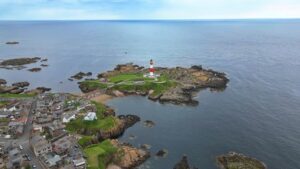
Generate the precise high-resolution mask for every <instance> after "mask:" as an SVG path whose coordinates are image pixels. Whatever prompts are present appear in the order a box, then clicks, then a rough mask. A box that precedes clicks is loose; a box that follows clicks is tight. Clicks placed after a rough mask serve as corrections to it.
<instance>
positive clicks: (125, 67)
mask: <svg viewBox="0 0 300 169" xmlns="http://www.w3.org/2000/svg"><path fill="white" fill-rule="evenodd" d="M126 73H138V74H146V73H148V69H145V68H144V67H140V66H138V65H134V64H132V63H128V64H121V65H117V66H116V68H115V69H114V70H112V71H107V72H104V73H101V74H99V75H98V78H99V83H100V82H101V83H104V84H103V85H104V86H105V85H106V86H107V87H106V88H105V90H106V94H108V95H112V96H116V97H122V96H124V95H125V96H126V95H141V96H147V95H148V99H150V100H153V101H159V102H161V103H173V104H187V105H197V104H198V101H196V100H194V96H195V94H196V93H197V92H198V91H199V90H200V89H203V88H210V89H211V90H223V89H225V88H226V85H227V83H228V82H229V79H228V78H227V77H226V74H225V73H222V72H217V71H214V70H211V69H204V68H202V66H201V65H195V66H191V67H190V68H183V67H175V68H161V67H157V68H156V74H158V75H162V76H164V77H166V79H167V80H166V81H165V82H163V81H158V82H153V83H157V84H160V87H161V88H160V89H157V88H156V85H152V84H151V85H149V83H145V81H144V79H143V78H142V77H141V80H140V81H138V83H135V81H134V82H131V84H130V85H132V86H131V87H127V86H125V85H124V86H121V87H120V85H122V82H123V81H121V82H114V83H113V82H108V81H109V80H107V79H109V78H111V77H114V76H116V75H119V74H126ZM100 79H103V80H100ZM124 81H126V79H125V80H124ZM166 82H169V83H166ZM170 83H171V84H170ZM163 84H166V86H163ZM143 85H145V86H143ZM79 88H80V89H81V91H83V92H90V91H93V90H96V89H98V87H97V86H95V85H89V83H80V85H79ZM127 89H128V90H127ZM161 89H163V90H161ZM154 90H156V91H154Z"/></svg>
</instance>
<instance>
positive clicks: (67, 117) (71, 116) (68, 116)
mask: <svg viewBox="0 0 300 169" xmlns="http://www.w3.org/2000/svg"><path fill="white" fill-rule="evenodd" d="M75 118H76V115H75V113H69V114H66V115H65V116H64V117H63V123H69V122H70V121H71V120H74V119H75Z"/></svg>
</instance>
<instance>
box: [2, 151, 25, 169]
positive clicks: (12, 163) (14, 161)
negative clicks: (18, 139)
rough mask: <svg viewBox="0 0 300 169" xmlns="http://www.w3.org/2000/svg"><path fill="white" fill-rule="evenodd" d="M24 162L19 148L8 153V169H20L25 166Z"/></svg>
mask: <svg viewBox="0 0 300 169" xmlns="http://www.w3.org/2000/svg"><path fill="white" fill-rule="evenodd" d="M23 162H24V160H23V157H22V154H21V151H20V150H19V149H18V148H14V149H12V150H10V151H9V153H8V163H7V164H6V167H7V168H8V169H16V168H20V167H21V166H22V164H23Z"/></svg>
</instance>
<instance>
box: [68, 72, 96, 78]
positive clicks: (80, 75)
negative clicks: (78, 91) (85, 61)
mask: <svg viewBox="0 0 300 169" xmlns="http://www.w3.org/2000/svg"><path fill="white" fill-rule="evenodd" d="M85 76H92V72H87V73H84V72H79V73H76V74H75V75H73V76H71V78H73V79H76V80H81V79H82V78H83V77H85Z"/></svg>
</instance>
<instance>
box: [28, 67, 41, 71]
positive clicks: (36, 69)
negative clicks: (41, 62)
mask: <svg viewBox="0 0 300 169" xmlns="http://www.w3.org/2000/svg"><path fill="white" fill-rule="evenodd" d="M41 70H42V68H39V67H34V68H31V69H28V71H30V72H39V71H41Z"/></svg>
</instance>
